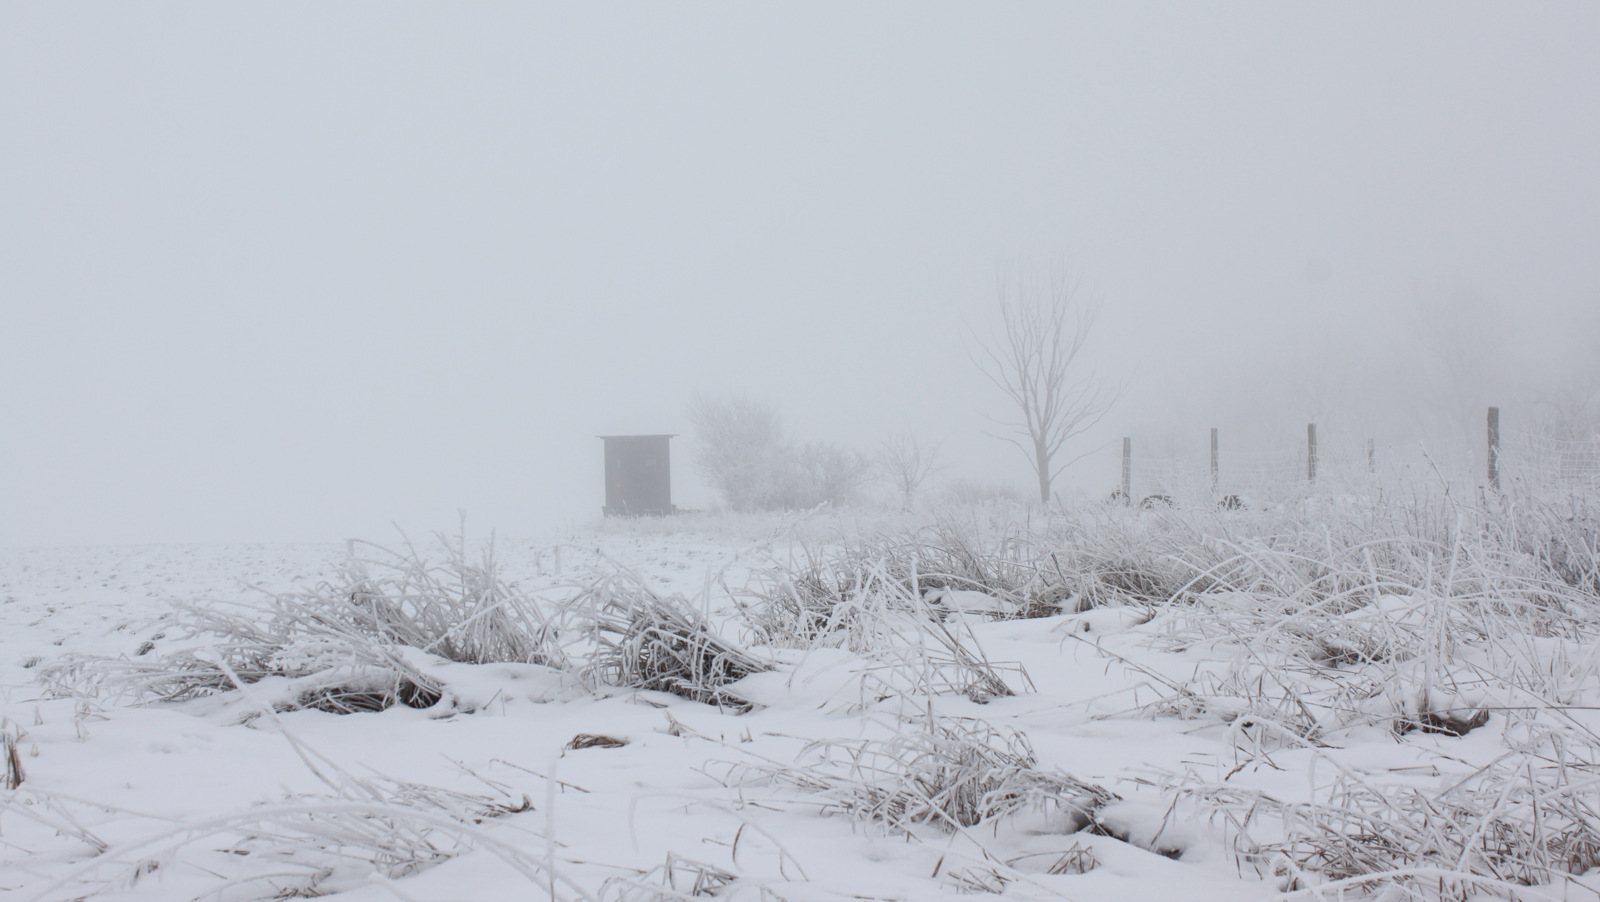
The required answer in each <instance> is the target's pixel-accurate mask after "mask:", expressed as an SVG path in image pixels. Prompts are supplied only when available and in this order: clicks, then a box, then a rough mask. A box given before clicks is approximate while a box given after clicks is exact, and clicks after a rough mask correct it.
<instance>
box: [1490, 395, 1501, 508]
mask: <svg viewBox="0 0 1600 902" xmlns="http://www.w3.org/2000/svg"><path fill="white" fill-rule="evenodd" d="M1489 488H1491V489H1494V490H1495V491H1497V492H1498V491H1500V408H1498V407H1491V408H1489Z"/></svg>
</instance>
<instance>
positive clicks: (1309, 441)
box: [1306, 423, 1317, 482]
mask: <svg viewBox="0 0 1600 902" xmlns="http://www.w3.org/2000/svg"><path fill="white" fill-rule="evenodd" d="M1306 481H1307V482H1316V481H1317V424H1316V423H1307V424H1306Z"/></svg>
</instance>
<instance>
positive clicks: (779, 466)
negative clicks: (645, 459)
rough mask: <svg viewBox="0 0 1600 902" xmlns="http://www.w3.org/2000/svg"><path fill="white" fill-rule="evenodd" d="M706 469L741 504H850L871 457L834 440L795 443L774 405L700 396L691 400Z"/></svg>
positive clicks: (697, 455)
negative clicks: (833, 442) (835, 442)
mask: <svg viewBox="0 0 1600 902" xmlns="http://www.w3.org/2000/svg"><path fill="white" fill-rule="evenodd" d="M689 420H690V422H691V423H692V424H693V426H694V430H695V438H696V443H695V446H694V452H693V454H694V463H695V466H696V468H697V469H698V470H699V471H700V475H701V476H702V477H703V478H704V479H705V480H706V481H707V482H708V483H710V484H711V486H712V487H713V488H715V489H716V490H717V491H718V492H719V493H721V495H722V498H723V501H724V502H726V504H727V505H728V507H729V508H731V509H733V510H735V511H755V510H798V509H804V508H811V507H816V506H817V505H819V504H834V505H839V504H847V503H850V502H852V501H854V500H856V498H857V496H858V495H859V493H860V492H861V490H862V489H863V488H864V487H865V486H866V484H867V483H868V482H869V481H871V478H872V475H873V464H872V460H871V458H869V457H867V456H866V455H864V454H861V453H859V452H857V451H854V450H851V449H849V448H845V447H843V446H841V445H836V444H832V443H828V442H805V443H801V442H797V441H795V440H794V439H793V438H792V437H791V436H790V435H789V434H788V431H787V430H786V429H785V428H784V426H783V421H782V418H781V417H780V416H779V415H778V411H777V409H776V408H774V407H773V406H772V405H770V404H766V403H763V402H760V401H753V400H751V399H749V398H743V397H739V396H737V395H736V396H733V397H730V398H727V399H717V398H711V397H708V396H705V395H701V396H699V397H696V398H695V400H694V402H693V403H692V404H691V405H690V407H689Z"/></svg>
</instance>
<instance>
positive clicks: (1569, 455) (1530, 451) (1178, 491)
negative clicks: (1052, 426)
mask: <svg viewBox="0 0 1600 902" xmlns="http://www.w3.org/2000/svg"><path fill="white" fill-rule="evenodd" d="M1491 416H1492V417H1495V419H1493V420H1492V422H1494V423H1496V424H1497V423H1498V419H1497V413H1496V414H1492V415H1491ZM1496 437H1497V439H1498V441H1495V438H1496ZM1123 448H1124V453H1123V456H1122V461H1121V466H1122V472H1121V473H1120V474H1119V476H1120V477H1121V478H1120V480H1119V483H1118V484H1119V488H1118V489H1117V490H1116V492H1115V493H1113V498H1118V499H1122V500H1125V501H1126V502H1127V503H1130V504H1142V505H1144V506H1147V507H1148V506H1156V505H1164V504H1176V505H1193V504H1222V505H1233V504H1262V503H1275V502H1280V501H1285V500H1289V499H1292V498H1297V497H1305V496H1308V495H1333V494H1341V493H1368V492H1372V491H1390V492H1399V491H1417V490H1422V489H1429V488H1431V489H1436V490H1440V491H1449V492H1452V493H1455V494H1458V495H1460V494H1463V493H1468V492H1476V491H1478V490H1479V489H1498V490H1505V489H1510V488H1520V489H1526V490H1532V491H1536V492H1539V493H1549V492H1558V493H1566V492H1582V493H1589V492H1600V434H1596V435H1594V436H1592V437H1590V438H1588V439H1578V440H1572V439H1558V438H1554V437H1551V436H1548V435H1544V434H1540V433H1534V432H1511V431H1500V430H1499V429H1498V426H1497V425H1496V426H1493V427H1491V430H1490V432H1488V433H1486V434H1485V436H1484V437H1483V438H1481V439H1479V440H1478V441H1477V442H1475V443H1474V442H1468V441H1466V440H1461V441H1456V442H1450V443H1433V444H1429V443H1425V442H1412V443H1406V444H1381V443H1378V442H1374V441H1371V440H1367V439H1352V438H1348V437H1338V436H1318V435H1317V434H1316V429H1315V427H1311V428H1309V429H1308V430H1307V437H1306V440H1305V441H1303V442H1300V443H1298V444H1287V443H1286V444H1285V445H1284V446H1281V447H1279V448H1276V449H1266V450H1262V449H1256V450H1250V451H1234V450H1230V449H1229V448H1228V447H1227V446H1226V444H1224V443H1220V442H1219V441H1218V437H1217V435H1216V434H1215V431H1213V435H1212V443H1211V450H1210V453H1209V454H1208V453H1207V449H1206V447H1205V443H1204V442H1203V441H1201V442H1197V443H1196V446H1195V453H1192V454H1171V455H1165V456H1163V455H1149V454H1142V453H1140V449H1139V448H1138V447H1137V446H1136V445H1134V444H1133V443H1132V442H1131V441H1129V440H1125V442H1124V445H1123ZM1104 459H1105V458H1102V460H1104ZM1107 462H1108V463H1109V461H1107Z"/></svg>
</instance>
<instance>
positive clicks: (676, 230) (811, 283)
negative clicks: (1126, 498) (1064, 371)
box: [0, 3, 1600, 545]
mask: <svg viewBox="0 0 1600 902" xmlns="http://www.w3.org/2000/svg"><path fill="white" fill-rule="evenodd" d="M1597 46H1600V7H1596V6H1593V5H1589V4H1577V3H1568V4H1516V5H1488V4H1459V3H1439V4H1424V3H1417V4H1405V5H1404V6H1401V7H1398V8H1397V7H1396V6H1394V5H1391V4H1379V3H1372V4H1363V3H1357V4H1339V5H1336V6H1335V5H1329V6H1325V7H1318V8H1310V7H1308V6H1304V5H1288V4H1276V3H1271V4H1269V3H1254V4H1245V3H1239V4H1227V5H1217V6H1213V5H1200V4H1158V5H1145V4H1116V5H1112V4H1095V5H1088V4H1084V5H1076V4H1072V5H1068V4H1053V3H1052V4H1007V5H1003V6H1000V5H979V4H971V5H944V4H937V5H935V4H925V3H915V4H887V3H885V4H873V5H871V6H869V7H866V8H863V7H861V6H859V5H855V4H839V5H820V4H811V5H807V6H805V7H804V8H796V9H779V8H776V7H772V6H769V5H751V4H729V5H699V4H692V5H685V4H672V5H664V4H660V5H642V4H641V5H604V6H601V5H590V4H585V5H577V4H563V5H556V4H548V5H529V4H520V3H518V4H512V3H505V4H488V3H480V4H474V5H471V6H464V5H441V4H408V3H382V4H379V3H343V4H324V3H315V4H311V3H273V4H225V5H222V4H218V5H202V4H172V3H162V4H139V5H131V4H129V5H124V4H87V5H85V4H71V5H67V4H23V3H5V4H3V5H0V317H3V320H0V544H7V545H39V544H57V543H101V542H114V543H123V542H220V541H283V540H300V539H305V540H313V539H315V540H321V539H338V538H343V537H346V536H366V537H373V538H383V537H385V536H388V535H392V527H391V526H390V525H389V524H390V523H399V524H401V525H402V526H405V527H407V528H408V529H412V530H416V531H419V532H420V531H426V530H430V529H435V528H441V527H445V528H448V527H453V526H454V524H455V522H456V517H457V512H458V511H459V510H465V511H467V512H468V516H469V518H470V520H469V523H470V525H471V527H472V528H473V529H475V530H480V531H485V532H486V531H488V530H489V529H497V530H498V531H500V533H502V534H509V535H531V534H534V533H537V532H540V531H543V530H548V529H552V528H562V527H564V526H567V525H571V524H574V523H581V522H585V521H587V520H590V519H593V518H595V517H597V516H598V515H599V508H600V505H601V504H602V503H603V501H604V492H603V486H602V480H601V473H602V468H601V457H600V452H601V443H600V442H599V441H598V440H597V439H596V438H595V436H597V435H602V434H616V433H661V432H667V433H680V434H682V437H681V438H679V439H677V440H676V444H675V446H674V455H675V460H674V465H675V466H674V494H675V500H676V501H677V502H678V503H679V504H680V505H684V506H692V507H706V506H710V505H712V504H714V503H715V502H716V498H715V496H714V494H713V493H711V492H710V491H709V490H708V489H707V488H705V486H704V485H702V484H701V483H700V481H699V480H698V479H697V478H696V476H695V474H694V473H693V471H692V468H691V467H690V466H689V465H688V458H689V455H688V451H689V442H690V439H691V436H690V435H688V433H689V431H690V430H689V424H688V422H687V417H686V414H687V407H688V404H689V401H690V399H691V398H692V397H693V395H694V394H695V393H696V392H707V393H711V394H715V395H722V394H727V393H730V392H739V393H742V394H744V395H747V396H749V397H753V398H759V399H763V400H766V401H769V402H771V403H773V404H775V405H777V406H778V407H779V408H780V409H781V410H782V411H783V412H784V413H785V415H786V418H787V422H788V424H789V425H790V427H791V428H792V429H793V430H794V431H795V432H796V433H797V434H799V435H801V436H803V437H806V438H813V439H817V440H824V441H835V442H841V443H846V444H851V445H854V446H857V447H861V448H863V449H868V450H870V449H871V448H873V447H875V446H876V445H877V443H878V442H879V441H881V440H882V439H883V438H884V437H885V436H887V435H888V434H890V433H891V432H894V431H897V430H908V429H909V430H915V431H916V432H918V433H919V434H921V435H923V436H925V437H927V438H928V439H929V440H930V441H942V442H943V445H942V452H941V453H942V457H943V460H944V463H945V470H944V472H945V474H946V476H947V477H950V478H954V477H967V478H975V479H985V480H996V481H1003V482H1014V483H1016V484H1017V485H1019V486H1026V485H1027V483H1028V478H1029V473H1028V468H1027V463H1026V461H1025V460H1024V459H1023V458H1022V456H1021V455H1020V454H1018V453H1017V451H1016V449H1015V448H1012V447H1011V446H1009V445H1006V444H1004V443H1003V442H1001V441H998V440H996V439H994V438H992V437H989V436H987V435H985V431H986V430H990V431H992V430H993V428H994V427H993V425H992V424H991V422H990V420H989V419H988V418H990V417H1003V416H1004V415H1005V414H1006V410H1005V406H1004V399H1003V398H1002V396H1001V395H1000V394H999V392H998V391H996V390H995V388H994V386H992V385H990V384H989V383H987V382H986V381H985V380H984V379H983V377H982V376H981V374H980V373H979V372H978V370H977V369H976V367H975V366H974V365H973V363H972V360H971V357H970V354H971V351H972V349H973V348H974V347H975V342H976V341H978V340H981V338H982V337H983V336H985V335H990V334H992V333H993V330H994V329H995V327H996V325H997V315H996V312H995V300H996V281H997V279H998V278H1003V277H1012V278H1015V277H1017V276H1018V275H1019V274H1023V275H1026V274H1030V273H1039V272H1042V271H1047V270H1049V269H1050V268H1052V267H1056V268H1066V269H1067V270H1069V271H1070V272H1072V273H1073V275H1074V278H1075V279H1077V280H1078V284H1079V286H1080V287H1079V292H1080V297H1081V298H1083V299H1085V300H1088V301H1092V302H1095V303H1099V304H1100V305H1101V306H1102V314H1101V317H1100V319H1099V321H1098V323H1097V324H1096V326H1095V331H1094V334H1093V336H1092V339H1091V341H1090V343H1089V346H1088V349H1087V351H1086V354H1087V355H1088V356H1089V357H1090V358H1092V359H1091V360H1089V361H1088V363H1090V364H1092V366H1093V368H1094V369H1095V371H1096V372H1097V373H1099V374H1101V375H1103V376H1104V377H1105V378H1107V379H1110V380H1114V381H1118V382H1122V383H1124V384H1125V391H1124V394H1123V397H1122V399H1121V401H1120V402H1119V404H1118V405H1117V406H1116V407H1115V408H1114V409H1113V410H1112V411H1111V413H1110V414H1109V415H1108V416H1107V418H1106V419H1105V420H1104V421H1103V423H1102V424H1101V425H1100V427H1098V428H1097V429H1096V430H1095V431H1094V432H1093V433H1092V434H1090V435H1087V436H1084V437H1083V438H1082V439H1081V441H1080V442H1079V445H1080V446H1081V447H1080V448H1079V450H1083V451H1087V450H1089V449H1091V448H1093V447H1097V446H1098V445H1099V444H1101V443H1104V442H1107V441H1111V440H1114V439H1116V438H1118V437H1120V436H1123V435H1134V436H1138V437H1139V440H1140V441H1145V442H1151V443H1158V444H1159V443H1166V444H1167V445H1170V446H1174V447H1175V446H1178V445H1183V444H1184V443H1188V442H1191V441H1192V442H1193V443H1194V444H1195V445H1196V447H1198V446H1200V445H1201V444H1203V443H1204V442H1205V440H1206V439H1205V430H1206V429H1207V428H1208V427H1210V426H1217V427H1218V428H1220V429H1222V430H1223V431H1224V434H1225V435H1227V436H1229V438H1230V440H1231V439H1233V438H1234V437H1238V438H1237V440H1238V441H1239V442H1246V443H1251V444H1253V445H1263V446H1264V445H1266V444H1270V443H1272V442H1277V441H1280V440H1287V441H1293V440H1294V439H1295V436H1296V435H1302V436H1303V433H1304V428H1305V424H1306V423H1307V422H1311V421H1315V422H1318V423H1319V424H1321V425H1322V428H1324V429H1325V430H1326V431H1327V432H1329V433H1334V434H1338V433H1344V434H1357V433H1360V434H1363V435H1366V436H1368V437H1372V436H1377V437H1380V438H1383V439H1385V440H1396V441H1402V440H1410V439H1413V438H1415V437H1418V436H1420V435H1424V434H1428V435H1453V434H1460V433H1463V432H1466V431H1468V430H1470V429H1472V428H1476V424H1478V423H1480V422H1481V410H1482V407H1483V406H1484V405H1487V404H1499V405H1502V407H1503V408H1504V410H1505V414H1504V416H1505V417H1506V420H1507V422H1508V424H1511V425H1515V424H1517V423H1519V422H1521V423H1523V424H1526V422H1527V421H1528V419H1529V417H1531V415H1532V414H1531V411H1532V410H1533V409H1534V408H1535V406H1536V405H1537V404H1538V402H1539V401H1540V399H1541V398H1543V397H1546V396H1548V395H1549V394H1550V393H1551V392H1553V391H1555V390H1556V389H1557V388H1558V387H1560V386H1566V385H1583V384H1593V380H1594V379H1595V374H1596V370H1595V360H1596V359H1597V358H1600V318H1597V317H1596V314H1595V311H1596V310H1597V309H1600V257H1597V255H1596V249H1597V248H1600V166H1597V164H1596V161H1597V160H1600V55H1597V54H1596V53H1595V52H1594V48H1596V47H1597ZM1585 380H1587V382H1586V381H1585ZM1116 478H1117V477H1116V472H1115V461H1114V459H1112V460H1109V461H1108V459H1106V458H1104V456H1103V455H1102V456H1094V455H1091V456H1090V457H1089V458H1087V459H1085V460H1084V461H1082V462H1080V463H1079V464H1077V465H1075V466H1074V467H1073V468H1072V469H1070V470H1069V471H1068V473H1067V474H1066V475H1065V476H1064V477H1063V480H1064V483H1065V484H1067V485H1069V486H1072V487H1076V488H1077V489H1081V490H1082V491H1085V492H1101V491H1103V490H1105V489H1107V488H1109V487H1111V486H1112V485H1113V484H1114V483H1115V481H1116Z"/></svg>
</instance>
